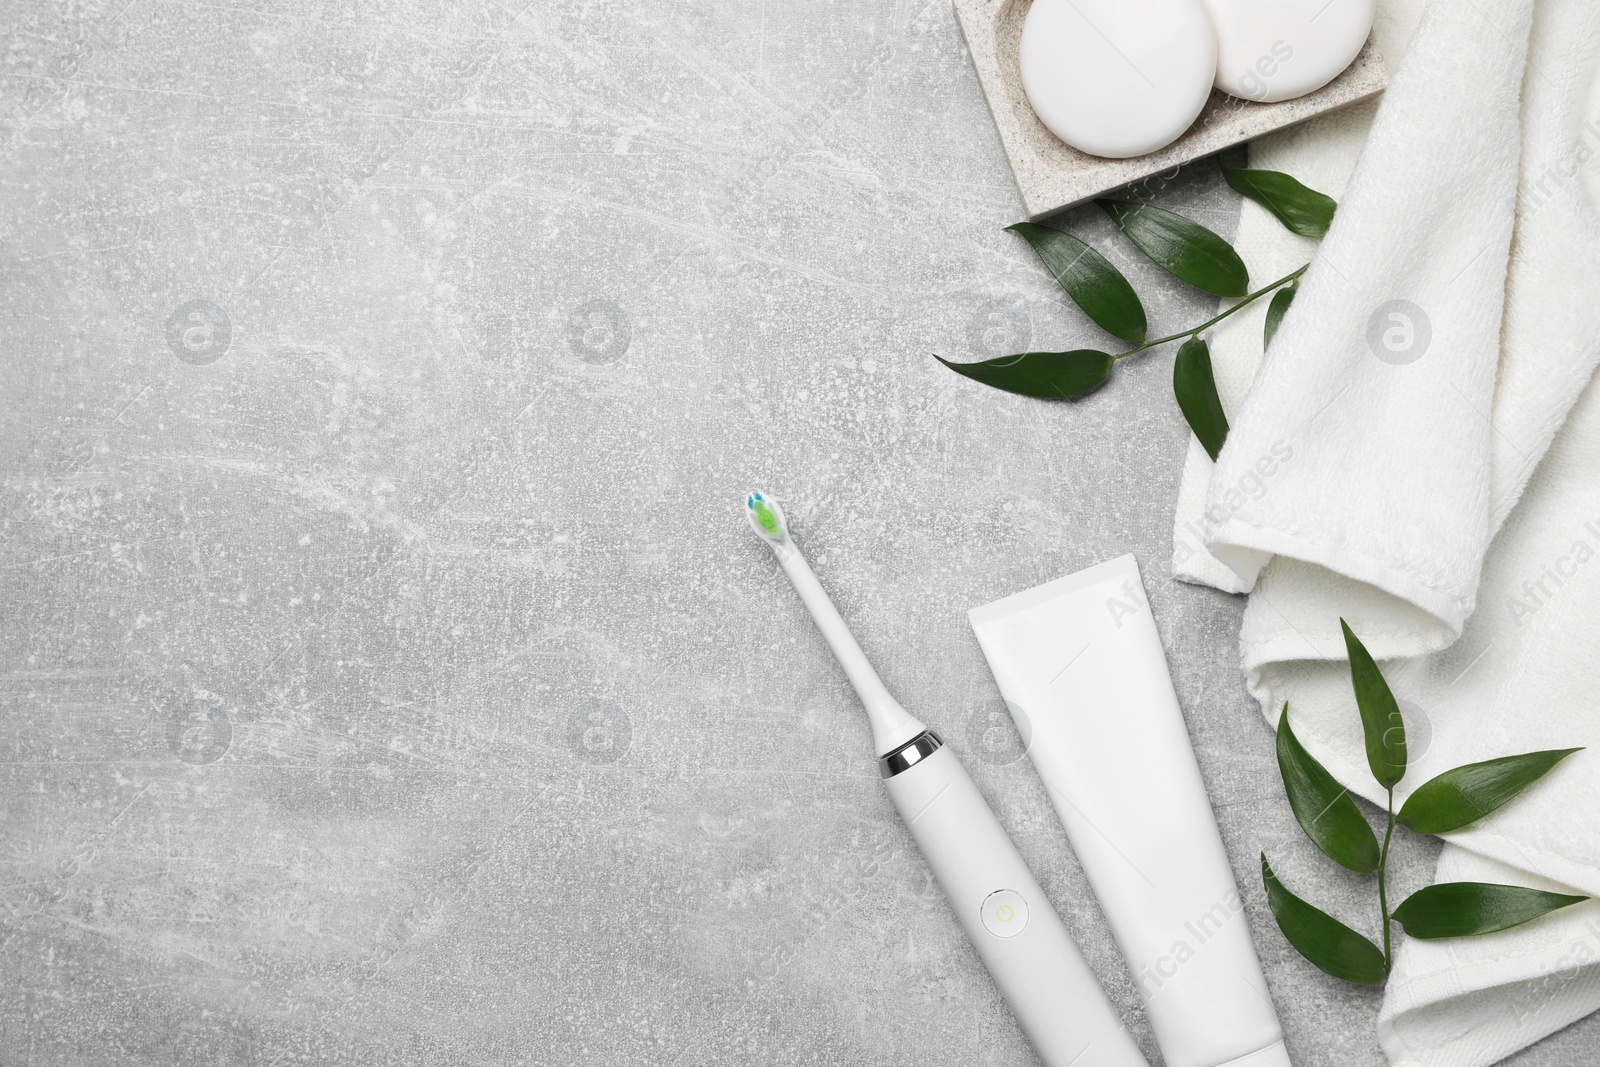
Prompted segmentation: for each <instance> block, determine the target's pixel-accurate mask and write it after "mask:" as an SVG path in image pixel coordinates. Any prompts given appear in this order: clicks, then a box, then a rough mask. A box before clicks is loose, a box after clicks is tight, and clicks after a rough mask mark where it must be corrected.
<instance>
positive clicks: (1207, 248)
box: [1095, 200, 1250, 296]
mask: <svg viewBox="0 0 1600 1067" xmlns="http://www.w3.org/2000/svg"><path fill="white" fill-rule="evenodd" d="M1095 203H1096V204H1099V205H1100V207H1101V209H1102V210H1103V211H1105V213H1106V214H1107V215H1110V216H1111V221H1112V222H1114V223H1116V224H1117V228H1118V229H1119V230H1121V231H1122V232H1123V233H1124V234H1126V235H1127V237H1128V240H1130V241H1132V242H1133V243H1134V244H1135V245H1136V246H1137V247H1138V249H1139V251H1141V252H1143V253H1144V254H1145V255H1147V256H1149V257H1150V258H1151V259H1153V260H1155V261H1156V263H1157V264H1159V265H1160V266H1161V267H1162V268H1163V269H1165V270H1166V271H1167V272H1168V273H1170V274H1172V275H1173V276H1175V277H1177V278H1181V279H1182V280H1184V281H1186V282H1188V283H1189V284H1190V285H1192V286H1194V287H1195V288H1197V289H1203V290H1205V291H1206V292H1208V293H1211V294H1212V295H1213V296H1244V295H1245V293H1246V292H1248V291H1249V289H1250V272H1249V271H1247V270H1245V266H1244V260H1242V259H1240V258H1239V253H1237V252H1235V251H1234V250H1233V246H1232V245H1230V244H1229V243H1228V242H1226V241H1224V240H1223V239H1222V238H1220V237H1218V236H1217V235H1216V234H1214V233H1212V232H1211V231H1210V230H1208V229H1206V228H1205V227H1204V226H1201V225H1200V224H1199V223H1197V222H1191V221H1189V220H1188V219H1186V218H1184V217H1183V216H1182V215H1174V214H1173V213H1172V212H1170V211H1166V210H1163V209H1162V208H1158V207H1151V206H1150V205H1149V204H1135V203H1132V202H1130V201H1127V200H1096V201H1095Z"/></svg>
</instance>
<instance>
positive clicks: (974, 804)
mask: <svg viewBox="0 0 1600 1067" xmlns="http://www.w3.org/2000/svg"><path fill="white" fill-rule="evenodd" d="M930 737H932V735H930V734H924V735H923V738H919V739H918V741H917V742H913V746H915V745H918V744H920V745H921V747H922V749H924V750H925V749H928V748H930V747H931V745H938V747H936V748H932V750H931V751H928V752H923V751H917V750H913V747H912V746H907V750H910V751H909V753H908V754H907V750H902V753H897V754H896V755H894V756H890V757H886V758H885V759H884V761H883V765H884V773H885V774H886V775H891V777H889V779H888V782H887V783H886V784H887V785H888V787H889V796H890V798H891V799H892V800H893V801H894V805H895V807H896V808H898V809H899V810H900V814H901V816H902V817H903V818H904V819H905V821H906V825H907V826H908V827H910V829H911V836H912V837H913V838H915V839H916V842H917V848H919V849H920V850H921V851H922V855H923V858H924V859H926V860H927V861H928V866H929V867H931V868H933V874H934V877H935V878H937V879H938V880H939V886H940V887H941V888H942V889H943V890H944V893H945V896H946V897H947V898H948V899H949V901H950V906H951V907H952V908H953V909H955V913H956V917H957V918H958V919H960V921H961V928H962V929H963V930H965V931H966V934H967V938H968V940H970V941H971V942H972V945H973V947H974V948H976V949H977V950H978V955H979V956H980V957H981V958H982V959H983V962H984V965H985V966H986V967H988V969H989V975H990V976H991V977H992V978H993V979H994V984H995V985H996V986H998V987H999V989H1000V993H1001V995H1002V996H1004V997H1005V999H1006V1003H1008V1004H1010V1005H1011V1010H1012V1012H1013V1013H1014V1014H1015V1015H1016V1017H1017V1021H1018V1022H1019V1023H1021V1024H1022V1029H1023V1032H1024V1033H1026V1034H1027V1035H1028V1039H1029V1040H1030V1041H1032V1042H1033V1047H1034V1050H1035V1051H1036V1052H1038V1054H1039V1058H1040V1060H1042V1061H1043V1062H1044V1064H1045V1065H1046V1067H1149V1065H1148V1063H1147V1062H1146V1061H1145V1058H1144V1057H1143V1056H1142V1055H1141V1054H1140V1052H1139V1049H1138V1046H1136V1045H1135V1044H1134V1043H1133V1039H1132V1038H1131V1037H1129V1036H1128V1032H1127V1031H1126V1030H1124V1029H1123V1028H1122V1023H1121V1022H1120V1021H1119V1020H1118V1018H1117V1015H1116V1013H1115V1012H1114V1011H1112V1009H1111V1004H1110V1002H1109V1001H1107V1000H1106V995H1105V992H1104V991H1103V990H1101V988H1100V984H1099V983H1098V982H1097V981H1096V980H1095V977H1094V973H1093V972H1092V971H1090V970H1089V965H1088V964H1087V963H1085V962H1084V959H1083V955H1082V953H1080V952H1079V951H1078V946H1077V945H1075V944H1073V942H1072V938H1071V937H1070V936H1069V935H1068V934H1067V929H1066V927H1065V926H1063V925H1062V924H1061V918H1060V916H1058V915H1057V914H1056V912H1055V909H1054V908H1052V907H1051V906H1050V902H1049V901H1048V900H1046V899H1045V896H1044V893H1043V892H1042V891H1041V890H1040V889H1039V883H1038V882H1036V881H1034V878H1033V874H1032V873H1031V872H1030V871H1029V870H1028V866H1027V864H1026V863H1024V862H1023V860H1022V856H1021V855H1020V854H1018V852H1017V850H1016V846H1014V845H1012V843H1011V839H1010V838H1009V837H1007V836H1006V832H1005V830H1004V829H1003V828H1002V827H1001V826H1000V823H999V821H998V820H997V819H995V817H994V813H993V812H992V811H990V810H989V805H988V804H987V803H986V802H985V801H984V799H983V794H981V793H979V792H978V788H977V786H975V785H973V784H972V779H971V778H969V777H968V776H967V772H966V770H965V768H963V767H962V766H961V761H960V760H958V759H956V756H955V753H953V752H951V751H950V749H948V748H946V747H944V746H942V745H939V743H938V739H937V738H933V740H932V742H931V745H930V743H928V742H926V741H924V738H930ZM897 760H898V762H897ZM907 760H910V761H911V762H910V763H909V765H908V764H907Z"/></svg>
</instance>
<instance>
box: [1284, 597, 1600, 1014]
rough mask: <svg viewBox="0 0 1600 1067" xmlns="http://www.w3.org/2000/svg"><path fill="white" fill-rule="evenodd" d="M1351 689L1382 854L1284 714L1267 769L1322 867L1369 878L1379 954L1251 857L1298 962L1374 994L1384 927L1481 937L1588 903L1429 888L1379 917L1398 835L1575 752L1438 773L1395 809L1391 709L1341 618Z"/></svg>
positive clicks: (1385, 959) (1482, 888)
mask: <svg viewBox="0 0 1600 1067" xmlns="http://www.w3.org/2000/svg"><path fill="white" fill-rule="evenodd" d="M1339 625H1340V626H1341V627H1342V628H1343V630H1344V641H1345V649H1346V651H1347V652H1348V654H1349V657H1350V684H1351V687H1352V688H1353V689H1354V690H1355V697H1356V709H1357V711H1358V712H1359V713H1360V716H1361V731H1362V736H1363V738H1364V740H1365V743H1366V750H1367V766H1368V768H1369V769H1370V770H1371V771H1372V776H1373V777H1374V778H1375V779H1377V782H1378V784H1379V785H1380V786H1382V787H1383V788H1384V791H1385V792H1386V793H1387V794H1388V803H1387V806H1386V807H1387V820H1386V824H1385V826H1384V831H1383V845H1382V846H1381V847H1380V846H1379V845H1378V840H1377V836H1376V835H1375V834H1374V833H1373V832H1372V827H1371V826H1369V825H1368V824H1367V820H1366V818H1365V817H1364V816H1363V815H1362V814H1361V811H1360V809H1358V808H1357V807H1356V804H1355V801H1354V800H1352V799H1351V798H1350V794H1349V793H1347V792H1345V790H1344V787H1343V786H1341V785H1340V784H1339V783H1338V781H1337V780H1335V779H1334V777H1333V775H1331V774H1329V773H1328V771H1327V769H1326V768H1324V767H1323V766H1322V764H1320V763H1318V762H1317V760H1316V759H1315V757H1313V756H1312V755H1311V754H1310V753H1309V752H1307V751H1306V750H1305V747H1304V746H1302V745H1301V744H1300V741H1299V739H1298V738H1297V737H1295V734H1294V728H1293V727H1292V726H1291V724H1290V722H1289V706H1288V705H1287V704H1285V705H1284V707H1283V714H1282V715H1281V716H1280V717H1279V718H1278V769H1279V771H1280V772H1281V773H1282V775H1283V787H1284V791H1285V792H1286V793H1287V794H1288V796H1289V807H1290V809H1291V810H1293V812H1294V817H1295V821H1296V822H1298V823H1299V824H1300V828H1301V829H1302V830H1304V831H1305V834H1306V836H1307V837H1309V838H1310V839H1311V842H1312V843H1313V844H1314V845H1316V846H1317V848H1318V849H1320V850H1321V851H1322V853H1323V854H1324V855H1325V856H1327V857H1328V858H1329V859H1331V860H1333V861H1334V862H1335V863H1337V864H1339V865H1340V866H1342V867H1345V868H1348V869H1349V870H1352V871H1355V872H1357V873H1359V874H1371V873H1373V872H1374V871H1376V872H1377V876H1378V921H1379V923H1380V925H1381V926H1382V929H1383V947H1382V948H1379V947H1378V946H1377V945H1376V944H1374V943H1373V942H1372V941H1371V940H1369V939H1368V938H1366V937H1365V936H1363V935H1362V934H1360V933H1357V932H1356V931H1355V930H1353V929H1351V928H1350V927H1348V926H1346V925H1345V924H1344V923H1342V922H1340V921H1339V920H1338V919H1335V918H1334V917H1333V916H1331V915H1329V914H1327V913H1326V912H1324V911H1322V910H1320V909H1318V908H1316V907H1313V906H1312V905H1310V904H1308V903H1306V902H1305V901H1304V900H1301V899H1300V898H1299V897H1297V896H1295V895H1294V894H1293V893H1291V892H1290V891H1289V890H1288V889H1285V888H1284V886H1283V883H1282V882H1280V881H1279V880H1278V877H1277V875H1276V874H1274V873H1273V871H1272V867H1271V865H1270V864H1268V862H1267V854H1266V853H1265V852H1263V853H1262V854H1261V878H1262V881H1263V883H1264V884H1265V886H1266V891H1267V904H1268V906H1269V907H1271V909H1272V916H1273V918H1274V919H1276V920H1277V922H1278V929H1280V930H1282V931H1283V936H1284V937H1285V938H1287V939H1288V941H1289V944H1291V945H1293V946H1294V948H1295V950H1296V951H1297V952H1299V953H1300V954H1301V955H1302V956H1304V957H1305V958H1306V959H1308V960H1310V961H1311V962H1312V963H1314V964H1316V965H1317V966H1318V967H1320V968H1322V970H1324V971H1326V972H1327V973H1329V974H1331V975H1333V976H1334V977H1335V978H1342V979H1344V980H1345V981H1347V982H1355V983H1358V984H1361V985H1375V984H1377V983H1379V982H1382V981H1383V980H1384V979H1385V978H1387V977H1388V975H1389V971H1390V969H1391V968H1392V967H1393V965H1394V945H1393V939H1392V936H1391V926H1392V924H1393V923H1399V924H1400V926H1401V928H1402V929H1404V930H1405V932H1406V933H1408V934H1410V935H1411V936H1412V937H1419V938H1424V939H1432V938H1443V937H1466V936H1469V935H1472V934H1488V933H1494V932H1495V931H1497V930H1505V929H1509V928H1510V927H1513V926H1518V925H1520V924H1522V923H1525V922H1528V921H1529V920H1532V919H1537V918H1538V917H1539V916H1541V915H1544V914H1547V913H1548V912H1552V911H1555V910H1556V909H1558V908H1565V907H1567V906H1568V905H1571V904H1576V903H1578V902H1579V901H1583V900H1587V899H1589V898H1588V897H1582V896H1572V895H1570V894H1566V893H1547V892H1545V891H1543V890H1539V889H1529V888H1527V887H1525V886H1517V885H1496V884H1493V883H1489V882H1440V883H1437V884H1435V885H1431V886H1428V887H1427V888H1425V889H1420V890H1418V891H1417V892H1415V893H1413V894H1411V895H1410V896H1409V897H1407V898H1406V899H1405V900H1403V901H1401V902H1400V904H1399V906H1397V907H1396V908H1395V909H1394V910H1393V911H1390V910H1389V894H1388V872H1389V846H1390V843H1391V842H1392V841H1393V839H1394V830H1395V827H1396V826H1397V825H1399V826H1404V827H1406V828H1407V829H1409V830H1412V831H1414V832H1416V833H1421V834H1444V833H1450V832H1451V831H1453V830H1460V829H1463V828H1464V827H1467V826H1469V825H1471V824H1472V823H1474V822H1477V821H1478V820H1479V819H1481V818H1483V817H1484V816H1485V815H1488V814H1489V813H1490V812H1492V811H1495V810H1497V809H1499V808H1500V807H1502V806H1503V805H1504V804H1506V803H1507V802H1508V801H1510V800H1511V799H1512V798H1513V797H1515V796H1516V795H1517V794H1519V793H1521V792H1522V791H1523V790H1524V789H1526V788H1528V786H1530V785H1532V784H1533V783H1534V782H1536V781H1538V780H1539V779H1540V778H1541V777H1543V776H1544V775H1545V773H1546V772H1548V771H1549V770H1550V769H1551V768H1552V767H1554V766H1555V765H1556V764H1557V763H1559V762H1561V761H1562V760H1563V759H1565V758H1567V757H1568V756H1570V755H1572V754H1573V753H1574V752H1578V751H1580V750H1579V749H1576V748H1563V749H1551V750H1548V751H1544V752H1526V753H1523V754H1522V755H1520V756H1502V757H1501V758H1499V759H1492V760H1488V761H1486V762H1483V763H1469V764H1467V765H1465V766H1462V767H1456V768H1455V769H1453V770H1448V771H1445V772H1444V773H1443V774H1441V775H1439V776H1438V777H1436V778H1432V779H1430V780H1428V781H1427V782H1424V783H1423V784H1422V785H1420V786H1418V787H1417V789H1416V790H1415V791H1414V792H1412V794H1411V795H1410V796H1409V797H1407V798H1406V801H1405V803H1404V804H1402V805H1401V806H1400V811H1399V812H1398V813H1396V811H1395V810H1394V788H1395V786H1397V785H1399V784H1400V780H1401V778H1403V777H1404V776H1405V773H1406V729H1405V720H1404V719H1403V718H1402V717H1401V715H1400V707H1399V704H1398V703H1397V702H1396V701H1395V698H1394V694H1393V693H1392V692H1391V691H1390V689H1389V683H1388V682H1386V681H1385V680H1384V677H1383V674H1382V672H1381V671H1379V670H1378V665H1377V664H1376V663H1375V662H1374V661H1373V659H1372V656H1371V655H1370V654H1368V652H1367V649H1366V646H1364V645H1363V644H1362V643H1361V641H1360V639H1359V638H1357V637H1356V635H1355V633H1354V632H1353V631H1352V630H1351V629H1350V627H1349V625H1347V624H1346V623H1345V622H1344V620H1342V619H1341V620H1340V621H1339Z"/></svg>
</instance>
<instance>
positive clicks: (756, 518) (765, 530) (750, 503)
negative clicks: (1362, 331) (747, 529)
mask: <svg viewBox="0 0 1600 1067" xmlns="http://www.w3.org/2000/svg"><path fill="white" fill-rule="evenodd" d="M744 510H745V515H747V516H748V517H749V519H750V525H751V526H753V527H755V531H756V533H758V534H760V535H761V536H762V537H765V538H766V539H767V540H768V541H772V542H774V543H776V544H782V543H783V539H784V529H783V511H782V510H781V509H779V507H778V502H777V501H776V500H771V499H769V498H767V497H766V496H763V495H762V494H761V493H759V492H754V493H751V494H750V495H749V496H747V497H745V498H744Z"/></svg>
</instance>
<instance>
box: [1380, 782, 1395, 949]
mask: <svg viewBox="0 0 1600 1067" xmlns="http://www.w3.org/2000/svg"><path fill="white" fill-rule="evenodd" d="M1392 837H1394V790H1393V789H1390V790H1389V827H1388V829H1386V830H1384V831H1383V851H1382V852H1381V853H1380V854H1379V856H1378V916H1379V918H1380V919H1381V920H1382V921H1383V973H1384V974H1388V973H1389V965H1390V963H1391V962H1392V961H1393V957H1392V955H1391V946H1390V943H1389V887H1388V884H1387V875H1388V873H1389V839H1390V838H1392Z"/></svg>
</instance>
